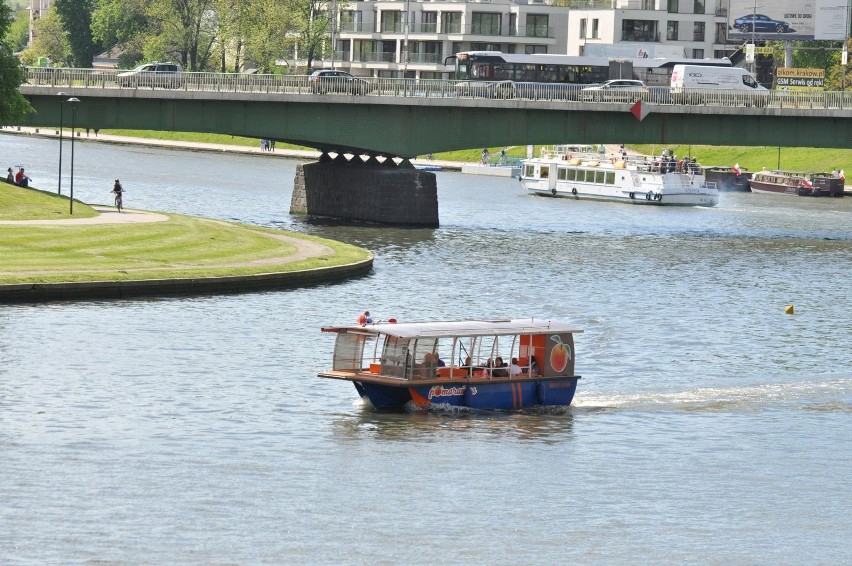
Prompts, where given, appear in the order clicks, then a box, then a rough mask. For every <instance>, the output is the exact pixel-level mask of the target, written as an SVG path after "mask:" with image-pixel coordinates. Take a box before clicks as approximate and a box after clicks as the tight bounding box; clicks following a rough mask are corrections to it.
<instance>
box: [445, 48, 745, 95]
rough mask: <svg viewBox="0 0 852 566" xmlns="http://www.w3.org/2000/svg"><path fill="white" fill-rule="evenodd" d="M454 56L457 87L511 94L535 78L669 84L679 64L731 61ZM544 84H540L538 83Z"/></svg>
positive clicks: (568, 82) (564, 82)
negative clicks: (618, 80)
mask: <svg viewBox="0 0 852 566" xmlns="http://www.w3.org/2000/svg"><path fill="white" fill-rule="evenodd" d="M451 60H455V63H454V66H455V73H454V78H455V80H456V81H459V82H458V84H457V87H456V88H457V90H465V89H466V90H468V91H471V92H473V91H477V90H483V89H484V90H486V91H495V92H496V93H497V94H502V95H504V96H506V97H509V96H512V95H513V93H514V92H515V90H517V89H519V88H520V89H522V90H524V91H532V90H535V88H536V87H533V86H532V85H534V84H551V85H554V84H559V85H577V88H582V86H588V85H590V84H599V83H602V82H605V81H608V80H612V79H636V80H642V81H645V82H646V84H648V85H653V86H665V87H667V86H668V85H669V80H670V78H671V73H672V68H673V67H674V65H676V64H679V63H680V64H683V63H688V64H691V65H713V66H726V65H727V66H730V64H731V62H730V61H729V60H728V59H686V58H684V59H650V58H627V57H616V58H609V57H586V56H581V55H545V54H537V55H521V54H515V53H502V52H500V51H463V52H461V53H456V54H455V55H452V56H450V57H447V59H446V60H445V61H444V64H445V65H450V64H453V63H451ZM538 88H541V87H538Z"/></svg>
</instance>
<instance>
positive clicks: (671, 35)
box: [666, 21, 680, 41]
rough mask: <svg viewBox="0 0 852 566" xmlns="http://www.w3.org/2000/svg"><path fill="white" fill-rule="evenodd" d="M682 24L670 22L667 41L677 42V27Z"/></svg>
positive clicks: (667, 29)
mask: <svg viewBox="0 0 852 566" xmlns="http://www.w3.org/2000/svg"><path fill="white" fill-rule="evenodd" d="M679 23H680V22H673V21H669V22H668V23H667V24H666V40H667V41H677V25H678V24H679Z"/></svg>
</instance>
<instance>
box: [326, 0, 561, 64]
mask: <svg viewBox="0 0 852 566" xmlns="http://www.w3.org/2000/svg"><path fill="white" fill-rule="evenodd" d="M406 14H408V16H409V17H408V20H407V25H406ZM568 14H569V10H568V9H567V8H564V7H556V6H551V5H548V4H546V3H545V2H544V1H543V0H529V1H527V0H467V1H465V0H426V1H419V0H418V1H403V2H400V1H385V0H378V1H357V2H348V3H346V4H341V9H340V10H339V14H338V22H339V24H338V29H339V32H338V33H337V36H336V38H335V42H334V43H335V52H334V58H333V61H332V60H331V58H329V57H326V60H325V61H322V62H320V63H319V65H320V66H325V67H331V66H334V67H336V68H338V69H344V70H348V71H349V72H351V73H352V74H354V75H359V76H376V77H402V76H406V77H410V78H423V79H431V78H438V79H440V78H448V76H449V75H448V74H449V72H450V71H451V70H452V67H451V66H445V65H444V64H443V63H444V60H445V59H446V58H447V57H448V56H450V55H453V54H455V53H458V52H460V51H468V50H489V51H502V52H504V53H561V54H564V53H566V49H567V46H568V37H567V35H566V33H567V30H568Z"/></svg>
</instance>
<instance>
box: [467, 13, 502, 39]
mask: <svg viewBox="0 0 852 566" xmlns="http://www.w3.org/2000/svg"><path fill="white" fill-rule="evenodd" d="M501 17H502V15H501V14H495V13H491V12H474V13H473V20H472V22H471V26H470V33H471V34H473V35H500V26H501Z"/></svg>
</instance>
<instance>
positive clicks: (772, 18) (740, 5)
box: [728, 0, 845, 41]
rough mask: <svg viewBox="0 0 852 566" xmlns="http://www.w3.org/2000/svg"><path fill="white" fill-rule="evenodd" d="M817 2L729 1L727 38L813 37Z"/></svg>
mask: <svg viewBox="0 0 852 566" xmlns="http://www.w3.org/2000/svg"><path fill="white" fill-rule="evenodd" d="M844 1H845V0H835V1H834V4H835V5H836V4H838V3H839V4H842V3H844ZM818 2H819V3H821V2H822V0H730V9H729V10H728V38H729V39H734V40H742V41H748V40H751V38H752V37H753V38H754V39H769V40H778V39H814V37H815V35H816V17H815V12H816V4H817V3H818Z"/></svg>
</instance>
